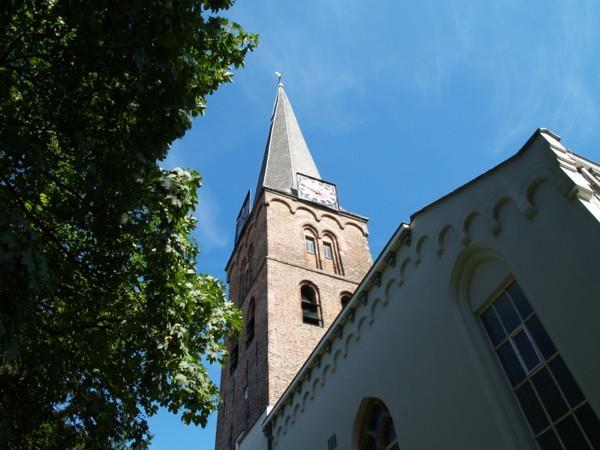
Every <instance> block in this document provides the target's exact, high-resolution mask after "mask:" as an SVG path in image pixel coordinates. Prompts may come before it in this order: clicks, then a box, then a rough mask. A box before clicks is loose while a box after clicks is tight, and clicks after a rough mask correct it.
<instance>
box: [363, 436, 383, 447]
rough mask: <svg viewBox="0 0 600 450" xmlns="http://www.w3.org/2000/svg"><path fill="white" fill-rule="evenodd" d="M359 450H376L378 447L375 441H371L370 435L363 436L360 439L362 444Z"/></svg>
mask: <svg viewBox="0 0 600 450" xmlns="http://www.w3.org/2000/svg"><path fill="white" fill-rule="evenodd" d="M360 447H361V449H360V450H378V448H379V447H378V446H377V443H376V442H375V439H373V436H370V435H368V434H367V435H365V436H364V437H363V439H362V444H361V446H360Z"/></svg>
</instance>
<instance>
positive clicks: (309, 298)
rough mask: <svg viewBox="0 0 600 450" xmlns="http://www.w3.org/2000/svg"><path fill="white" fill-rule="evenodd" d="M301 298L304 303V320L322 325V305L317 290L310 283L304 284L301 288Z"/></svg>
mask: <svg viewBox="0 0 600 450" xmlns="http://www.w3.org/2000/svg"><path fill="white" fill-rule="evenodd" d="M300 300H301V304H302V321H303V322H304V323H309V324H311V325H322V319H321V305H320V304H319V298H318V296H317V291H316V290H315V289H314V288H313V287H312V286H311V285H309V284H303V285H302V287H301V288H300Z"/></svg>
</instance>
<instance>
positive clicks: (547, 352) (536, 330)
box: [527, 316, 556, 359]
mask: <svg viewBox="0 0 600 450" xmlns="http://www.w3.org/2000/svg"><path fill="white" fill-rule="evenodd" d="M527 329H528V330H529V332H530V333H531V336H532V337H533V340H534V341H535V343H536V344H537V346H538V348H539V349H540V351H541V352H542V355H544V357H545V358H546V359H548V358H550V357H551V356H552V355H554V354H555V353H556V347H555V346H554V344H553V343H552V341H551V340H550V337H549V336H548V334H547V333H546V330H544V327H543V326H542V323H541V322H540V319H538V317H537V316H533V317H532V318H531V319H529V320H528V321H527Z"/></svg>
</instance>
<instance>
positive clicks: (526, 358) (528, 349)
mask: <svg viewBox="0 0 600 450" xmlns="http://www.w3.org/2000/svg"><path fill="white" fill-rule="evenodd" d="M514 340H515V344H516V345H517V348H518V349H519V353H520V354H521V358H522V359H523V362H525V366H526V367H527V369H529V370H531V369H533V368H534V367H536V366H537V365H538V364H539V362H540V358H539V357H538V355H537V353H536V352H535V350H534V348H533V345H531V342H530V341H529V337H528V336H527V334H526V333H525V332H524V331H520V332H519V333H518V334H517V335H516V336H515V338H514Z"/></svg>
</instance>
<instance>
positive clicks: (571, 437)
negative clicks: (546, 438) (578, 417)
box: [556, 415, 590, 450]
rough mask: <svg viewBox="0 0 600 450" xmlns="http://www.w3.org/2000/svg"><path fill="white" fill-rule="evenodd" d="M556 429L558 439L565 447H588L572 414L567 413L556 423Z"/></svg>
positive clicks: (580, 449)
mask: <svg viewBox="0 0 600 450" xmlns="http://www.w3.org/2000/svg"><path fill="white" fill-rule="evenodd" d="M556 431H558V435H559V436H560V440H561V441H562V442H563V444H564V445H565V447H566V448H568V449H571V448H572V449H577V450H584V449H588V448H590V446H589V445H588V444H587V442H586V441H585V438H584V437H583V434H582V433H581V430H580V429H579V427H578V426H577V423H576V422H575V419H573V416H572V415H569V416H568V417H567V418H566V419H565V420H562V421H561V422H560V423H559V424H557V425H556Z"/></svg>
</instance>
